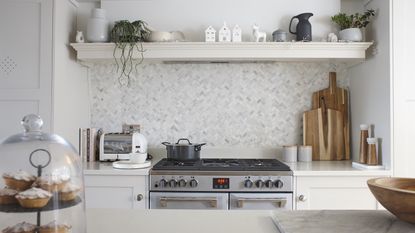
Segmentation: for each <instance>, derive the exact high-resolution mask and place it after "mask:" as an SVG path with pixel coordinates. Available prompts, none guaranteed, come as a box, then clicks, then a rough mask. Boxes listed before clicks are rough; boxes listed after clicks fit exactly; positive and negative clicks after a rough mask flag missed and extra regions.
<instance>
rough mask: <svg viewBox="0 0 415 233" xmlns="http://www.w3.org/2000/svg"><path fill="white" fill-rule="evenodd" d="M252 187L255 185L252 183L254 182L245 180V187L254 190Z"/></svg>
mask: <svg viewBox="0 0 415 233" xmlns="http://www.w3.org/2000/svg"><path fill="white" fill-rule="evenodd" d="M252 185H253V183H252V181H251V180H249V179H248V180H245V182H244V186H245V188H252Z"/></svg>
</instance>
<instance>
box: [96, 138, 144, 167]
mask: <svg viewBox="0 0 415 233" xmlns="http://www.w3.org/2000/svg"><path fill="white" fill-rule="evenodd" d="M99 149H100V150H99V151H100V152H99V161H115V160H128V159H130V155H129V154H130V153H133V152H139V153H147V140H146V138H145V137H144V135H142V134H140V133H138V132H133V133H104V134H103V135H102V136H101V138H100V146H99Z"/></svg>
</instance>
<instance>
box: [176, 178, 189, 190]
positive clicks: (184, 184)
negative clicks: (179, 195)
mask: <svg viewBox="0 0 415 233" xmlns="http://www.w3.org/2000/svg"><path fill="white" fill-rule="evenodd" d="M178 184H179V187H180V188H183V187H186V184H187V182H186V180H184V179H181V180H179V182H178Z"/></svg>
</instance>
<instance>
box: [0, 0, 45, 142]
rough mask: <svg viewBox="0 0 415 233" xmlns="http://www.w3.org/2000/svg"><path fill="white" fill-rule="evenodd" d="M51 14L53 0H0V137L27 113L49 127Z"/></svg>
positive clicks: (17, 127)
mask: <svg viewBox="0 0 415 233" xmlns="http://www.w3.org/2000/svg"><path fill="white" fill-rule="evenodd" d="M52 14H53V1H52V0H43V1H40V0H27V1H21V0H4V1H0V28H1V29H2V32H1V36H0V111H1V112H2V114H1V115H0V129H1V131H0V140H1V139H3V138H5V137H7V136H9V135H11V134H15V133H18V132H20V131H22V129H21V126H20V122H19V120H20V119H22V118H23V116H24V115H26V114H28V113H35V114H40V115H42V118H43V120H44V123H45V124H44V129H45V131H49V130H50V128H51V118H52V115H51V108H52V91H51V85H52V16H53V15H52Z"/></svg>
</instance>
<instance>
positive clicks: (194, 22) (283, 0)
mask: <svg viewBox="0 0 415 233" xmlns="http://www.w3.org/2000/svg"><path fill="white" fill-rule="evenodd" d="M101 6H102V8H104V9H106V10H107V11H108V12H107V13H108V18H109V19H110V20H111V21H115V20H120V19H128V20H137V19H142V20H144V21H146V22H147V23H149V25H151V26H152V27H154V28H155V29H157V30H165V31H174V30H181V31H183V32H184V33H185V35H186V37H187V38H188V39H189V40H192V41H203V40H204V30H205V29H206V28H207V27H208V26H209V25H212V26H214V27H215V28H216V29H219V28H220V27H221V26H222V24H223V22H224V21H226V22H227V23H228V25H229V26H231V27H233V25H235V24H239V25H240V26H241V28H242V30H243V34H244V38H243V39H244V40H245V41H248V40H250V38H251V36H250V35H251V31H252V24H254V23H257V24H259V25H260V27H261V30H263V31H266V32H267V33H268V37H269V38H271V33H272V32H273V31H274V30H276V29H278V28H282V29H284V30H286V31H287V32H288V26H289V23H290V19H291V17H292V16H295V15H298V14H300V13H304V12H312V13H314V16H313V17H311V19H310V22H311V23H312V25H313V36H314V37H313V40H321V38H323V37H324V38H325V37H326V36H327V34H328V33H329V32H330V31H332V30H333V29H332V27H333V25H332V24H331V22H330V16H331V15H334V14H336V13H338V11H339V10H340V0H313V1H304V0H290V1H288V0H256V1H252V0H239V1H223V0H209V1H206V0H192V1H189V0H152V1H122V0H121V1H120V0H102V1H101Z"/></svg>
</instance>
